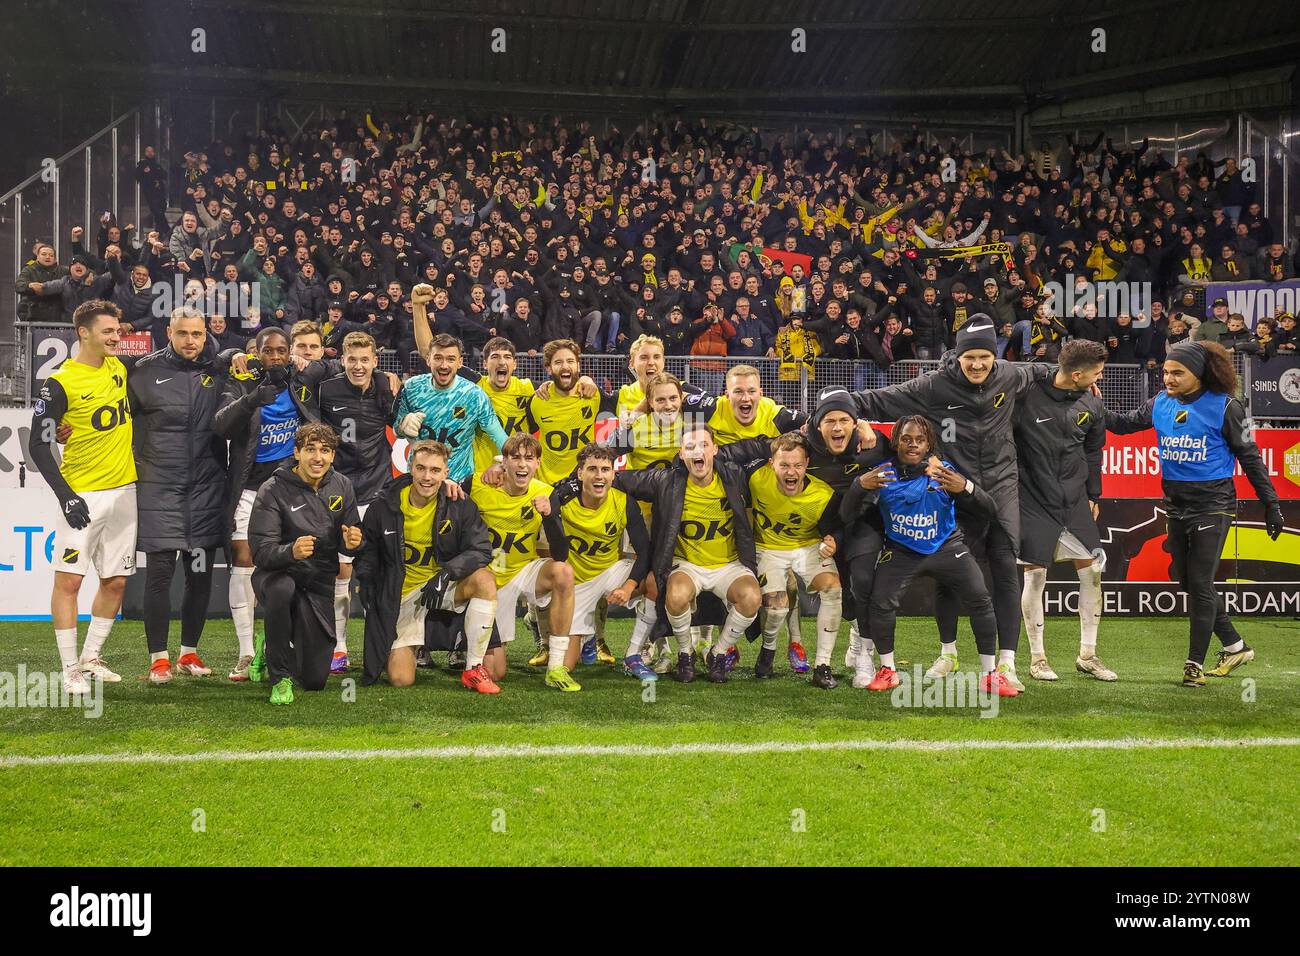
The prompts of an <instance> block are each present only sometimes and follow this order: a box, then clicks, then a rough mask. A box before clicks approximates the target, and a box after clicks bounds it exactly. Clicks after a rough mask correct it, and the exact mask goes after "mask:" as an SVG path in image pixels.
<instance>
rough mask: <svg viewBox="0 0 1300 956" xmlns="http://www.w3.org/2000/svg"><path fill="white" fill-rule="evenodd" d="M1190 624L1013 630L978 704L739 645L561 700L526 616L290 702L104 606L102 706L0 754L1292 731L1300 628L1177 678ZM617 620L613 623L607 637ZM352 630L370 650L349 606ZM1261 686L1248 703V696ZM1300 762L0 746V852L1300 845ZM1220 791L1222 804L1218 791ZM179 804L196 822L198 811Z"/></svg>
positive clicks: (43, 627) (101, 859) (1272, 625)
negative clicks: (1008, 678) (111, 757)
mask: <svg viewBox="0 0 1300 956" xmlns="http://www.w3.org/2000/svg"><path fill="white" fill-rule="evenodd" d="M900 625H901V626H900V635H899V638H900V639H899V656H900V658H906V659H909V660H910V661H911V662H912V663H914V664H916V663H919V664H921V665H922V666H923V667H924V666H927V665H928V664H929V663H930V661H931V660H932V658H933V656H934V655H935V653H936V652H937V643H936V641H935V638H934V626H933V623H932V622H930V621H925V620H921V619H910V620H908V619H904V620H903V621H901V622H900ZM805 626H806V627H807V628H808V629H809V630H811V628H812V627H813V626H814V622H812V621H805ZM1186 627H1187V625H1186V622H1185V621H1184V620H1181V619H1147V620H1138V619H1125V620H1120V619H1112V620H1109V621H1104V622H1103V625H1102V632H1101V640H1100V651H1101V656H1102V658H1103V660H1105V661H1106V663H1107V664H1108V665H1110V666H1111V667H1112V668H1114V669H1115V670H1117V671H1118V673H1119V675H1120V681H1119V683H1116V684H1102V683H1099V682H1097V681H1094V680H1091V679H1089V678H1085V677H1083V676H1082V675H1078V674H1076V673H1075V672H1074V669H1073V664H1072V662H1073V658H1074V655H1075V652H1076V650H1077V645H1076V641H1077V636H1076V635H1077V623H1075V622H1074V621H1072V620H1070V619H1065V618H1061V619H1051V620H1049V622H1048V626H1047V632H1048V638H1047V640H1048V644H1047V646H1048V652H1049V655H1050V657H1051V659H1052V661H1053V663H1054V665H1055V666H1056V669H1057V672H1058V673H1059V674H1061V676H1062V679H1061V681H1060V682H1058V683H1056V684H1051V685H1049V684H1043V683H1039V682H1037V681H1031V680H1030V679H1029V676H1028V660H1027V648H1026V649H1024V650H1022V662H1021V677H1022V679H1023V680H1025V682H1026V684H1027V685H1028V691H1027V692H1026V693H1025V694H1024V695H1022V696H1021V697H1020V698H1018V699H1014V700H1007V701H1002V702H1001V704H1002V706H1001V708H1000V712H999V714H998V716H997V717H995V718H992V719H984V718H981V717H980V716H979V712H978V711H977V710H975V709H963V710H952V709H903V708H896V707H893V706H891V701H890V695H888V694H872V693H870V692H868V691H855V690H853V689H852V688H851V687H849V686H848V679H849V675H848V674H843V675H841V676H842V677H843V682H842V683H841V686H840V687H839V688H838V689H837V690H835V691H832V692H825V691H820V690H816V689H814V688H812V687H810V686H809V685H808V683H807V679H806V677H800V676H796V675H794V674H791V673H790V671H789V669H788V666H787V665H786V664H785V662H784V660H783V655H782V656H780V657H778V673H779V674H780V677H779V678H778V679H777V680H774V681H769V682H762V681H755V680H753V679H752V671H751V667H752V664H753V660H754V655H755V646H754V645H745V646H744V647H743V649H742V654H743V659H742V664H741V667H740V668H739V669H737V671H736V672H735V673H734V674H733V675H732V680H731V682H730V683H728V684H727V685H725V686H722V687H718V686H714V685H711V684H708V683H707V682H706V681H704V680H703V679H700V680H697V682H696V683H694V684H691V685H689V686H683V685H679V684H676V683H674V682H672V681H669V680H667V679H666V678H663V679H661V680H660V681H659V683H658V685H657V686H656V688H655V693H654V699H653V700H652V701H650V700H646V699H644V696H643V691H642V687H641V685H640V684H638V683H637V682H636V681H634V680H632V679H631V678H628V677H625V676H623V675H622V674H621V673H620V672H619V671H618V670H617V669H615V668H612V667H603V666H592V667H579V668H578V671H577V673H576V675H575V676H576V678H577V679H578V680H579V681H580V682H581V683H582V684H583V690H582V692H581V693H578V694H560V693H558V692H556V691H553V690H550V689H548V688H546V687H545V686H544V685H543V683H542V674H541V672H540V671H533V670H530V669H529V668H528V667H527V666H526V664H525V661H526V659H527V657H528V655H529V653H530V652H531V649H532V641H531V640H529V639H528V638H527V637H525V636H522V634H523V629H522V628H520V633H521V638H520V639H519V640H517V641H515V642H514V645H513V646H512V649H511V655H510V665H511V672H510V673H509V674H508V675H507V676H506V678H505V681H504V683H503V693H502V694H501V695H500V696H499V697H497V698H486V697H482V696H480V695H476V694H473V693H471V692H469V691H467V690H464V689H463V688H461V687H460V685H459V682H458V675H455V674H452V673H450V672H448V671H447V670H445V669H437V670H423V671H420V673H419V677H418V679H417V683H416V686H415V687H413V688H410V689H407V690H402V691H396V690H393V689H392V688H389V687H387V685H384V684H380V685H376V686H375V687H370V688H363V687H359V686H358V687H357V688H356V689H355V702H351V703H349V702H345V701H344V699H343V697H344V692H343V684H342V683H341V680H340V678H338V677H332V678H331V679H330V683H329V686H328V687H327V689H326V690H324V691H322V692H320V693H316V694H308V693H305V692H303V691H301V690H298V691H297V692H296V700H295V703H294V704H293V706H291V707H287V708H276V707H271V706H270V705H269V704H268V703H267V696H268V694H269V687H268V686H267V685H264V684H259V685H249V684H243V685H237V684H232V683H230V682H229V681H227V680H226V679H225V676H224V675H225V672H226V670H227V669H228V667H229V665H230V664H231V663H232V661H233V658H234V653H235V650H234V640H233V634H232V631H231V627H230V624H229V622H228V621H213V622H210V623H209V625H208V628H207V633H206V634H205V637H204V641H203V646H202V648H201V651H202V653H203V654H204V656H205V659H206V660H207V662H208V664H209V665H210V666H211V667H212V668H213V670H214V674H213V676H212V677H209V678H202V679H181V678H177V679H175V680H174V681H173V682H172V683H171V684H169V685H166V686H162V687H154V686H151V685H149V684H147V683H146V682H143V681H140V680H137V679H136V676H137V675H140V674H143V673H145V672H146V670H147V668H148V656H147V654H146V653H145V651H144V641H143V637H142V636H141V626H140V623H139V622H137V621H122V622H118V624H117V625H116V626H115V627H114V631H113V634H112V636H111V637H110V638H109V642H108V645H107V660H108V661H109V663H110V665H111V666H113V667H114V668H115V669H117V670H119V671H120V672H121V673H122V675H123V681H122V683H121V684H117V685H109V686H108V687H107V689H106V692H105V700H104V709H103V714H102V716H101V717H99V718H97V719H87V718H86V717H85V716H84V715H83V714H82V713H81V712H79V711H75V710H54V709H3V710H0V759H3V758H12V757H16V756H42V755H62V754H95V753H138V752H148V753H168V754H187V753H198V752H206V751H218V750H223V751H234V752H245V751H255V750H256V751H268V750H284V749H305V750H329V751H332V750H356V749H368V748H376V749H391V748H416V747H435V748H436V747H447V746H473V745H525V744H542V745H550V744H555V745H570V744H611V745H628V744H632V745H636V744H654V745H668V744H679V743H722V744H736V743H758V742H768V741H788V742H807V741H818V742H835V741H861V740H880V741H957V742H959V741H990V740H998V741H1038V740H1053V741H1060V740H1084V739H1116V740H1119V739H1126V738H1141V739H1187V738H1223V739H1229V740H1241V739H1251V738H1260V737H1267V736H1275V737H1289V736H1294V735H1296V731H1297V727H1298V726H1300V721H1297V716H1300V641H1297V640H1296V637H1297V626H1296V625H1295V624H1293V623H1292V622H1291V621H1289V620H1274V621H1264V620H1259V621H1245V622H1243V623H1242V624H1241V629H1242V631H1243V633H1244V634H1245V635H1246V638H1247V641H1248V642H1249V643H1250V644H1251V645H1252V646H1253V647H1255V649H1256V652H1257V654H1258V659H1257V660H1256V661H1255V662H1253V663H1252V664H1250V665H1248V666H1246V667H1244V668H1241V669H1239V670H1237V671H1235V672H1234V673H1233V674H1232V675H1231V676H1230V677H1229V678H1226V679H1215V678H1207V681H1208V686H1206V687H1205V688H1201V689H1195V690H1193V689H1185V688H1183V687H1181V686H1179V681H1180V678H1181V664H1182V660H1183V657H1184V654H1185V651H1186ZM627 630H628V625H627V624H626V623H625V622H622V621H611V622H610V629H609V640H610V644H611V646H612V647H613V648H614V649H615V652H616V653H617V652H618V651H619V650H620V649H621V648H623V647H625V646H626V640H627ZM83 631H84V625H83ZM844 640H845V638H844V637H843V636H842V637H841V645H840V647H839V648H837V651H836V655H835V658H834V661H833V666H834V668H835V670H836V672H837V674H839V673H840V671H841V670H842V664H843V641H844ZM174 644H175V641H173V645H174ZM351 646H352V648H353V650H354V651H356V652H359V651H360V647H361V638H360V625H359V622H353V634H352V640H351ZM809 646H810V647H811V645H809ZM960 650H961V652H962V666H963V667H964V668H970V667H972V666H973V665H974V664H975V661H976V658H975V656H974V646H973V641H972V639H971V638H970V636H969V633H968V632H966V633H964V634H963V637H962V638H961V643H960ZM174 653H175V648H174V646H173V654H174ZM358 657H359V654H358ZM19 663H24V664H25V665H26V666H27V668H28V670H29V671H33V670H43V671H46V672H48V671H50V670H53V669H56V668H57V666H58V661H57V656H56V654H55V651H54V642H53V639H52V635H51V633H50V630H49V625H48V624H3V625H0V671H7V672H15V671H16V670H17V667H18V665H19ZM1211 663H1212V661H1211ZM351 676H353V677H356V678H359V676H360V675H359V672H358V671H357V670H355V669H354V671H353V672H352V674H351ZM1246 679H1250V680H1252V681H1253V682H1254V684H1253V688H1252V687H1248V686H1247V685H1246V684H1244V681H1245V680H1246ZM1252 689H1253V696H1254V699H1253V700H1251V701H1248V700H1245V699H1243V698H1248V697H1250V696H1251V695H1250V694H1249V693H1247V691H1248V690H1252ZM1298 772H1300V748H1296V747H1290V746H1288V747H1268V748H1250V749H1246V748H1241V749H1235V748H1234V749H1191V750H1174V749H1140V750H1091V751H1089V750H1021V751H987V750H985V751H981V750H956V751H949V752H942V753H934V752H916V751H887V752H880V751H870V750H845V751H821V752H803V753H748V754H745V753H709V754H690V755H672V756H644V755H628V756H616V755H609V754H601V755H581V756H564V757H556V756H527V757H520V756H510V757H463V758H456V759H430V758H400V759H391V758H386V759H374V760H330V759H312V760H281V761H267V762H251V763H250V762H232V761H219V762H202V763H184V764H143V765H128V764H101V765H65V766H59V765H42V766H11V767H0V833H3V834H4V837H5V838H4V840H3V841H0V863H4V864H9V865H12V864H56V865H57V864H76V865H94V864H108V865H113V864H154V865H203V864H216V865H232V864H272V865H273V864H318V865H342V864H468V865H481V864H502V865H524V864H538V863H541V864H585V863H598V864H746V865H753V864H792V865H797V864H820V865H826V864H889V865H893V864H904V865H906V864H939V865H942V864H986V863H999V864H1002V863H1012V864H1038V865H1162V864H1166V865H1170V864H1183V865H1198V864H1218V865H1244V864H1264V865H1278V864H1290V865H1294V864H1295V863H1296V862H1297V861H1300V847H1298V845H1297V841H1296V838H1295V836H1294V831H1293V827H1292V825H1291V820H1290V814H1289V811H1288V809H1287V808H1288V807H1290V806H1291V805H1292V804H1293V799H1294V793H1293V789H1294V787H1293V782H1294V780H1295V779H1296V778H1297V773H1298ZM656 798H658V799H659V800H664V799H665V798H666V802H665V803H663V804H662V805H663V806H665V807H671V810H670V811H665V812H664V813H662V814H656V815H655V819H657V820H658V821H659V825H655V826H641V825H638V826H636V827H635V838H633V839H627V838H626V837H625V836H618V835H617V834H619V833H620V832H622V828H623V827H624V826H625V825H626V824H627V822H628V821H633V820H638V819H644V814H642V813H641V812H640V811H638V810H637V809H636V808H637V807H638V806H645V805H646V804H645V802H646V800H647V799H650V800H655V799H656ZM1225 801H1227V803H1228V804H1230V805H1231V807H1232V812H1231V813H1228V814H1224V813H1222V812H1221V809H1222V808H1223V807H1224V806H1225ZM196 809H202V811H203V816H204V826H205V830H204V832H194V826H193V822H194V811H195V810H196ZM1098 810H1100V811H1104V824H1105V826H1104V829H1100V828H1099V821H1100V820H1101V816H1100V815H1099V814H1097V813H1096V812H1095V811H1098ZM494 824H495V828H494ZM503 826H504V830H502V827H503ZM936 834H942V835H943V838H942V839H939V838H936ZM467 838H468V839H467Z"/></svg>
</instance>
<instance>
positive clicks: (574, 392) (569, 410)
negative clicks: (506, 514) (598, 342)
mask: <svg viewBox="0 0 1300 956" xmlns="http://www.w3.org/2000/svg"><path fill="white" fill-rule="evenodd" d="M581 351H582V350H581V348H580V347H579V345H578V343H577V342H574V341H573V340H572V339H556V340H555V341H553V342H547V343H546V347H545V348H544V349H543V350H542V368H544V369H545V370H546V374H547V375H548V376H550V381H549V382H547V383H546V384H545V387H543V388H539V389H538V390H537V392H536V393H535V394H534V395H533V396H532V398H530V399H529V400H528V403H527V405H526V406H525V408H524V414H525V418H526V422H527V430H528V431H530V432H536V433H537V436H538V439H539V440H540V441H541V444H542V467H541V471H540V473H539V476H540V478H541V480H542V481H544V482H546V483H547V484H552V485H553V484H555V483H556V482H558V481H560V480H562V479H564V478H567V477H569V475H571V474H573V470H574V468H575V467H576V466H577V463H578V452H579V451H580V450H581V449H582V448H583V447H584V446H585V445H588V444H590V443H591V430H592V426H593V425H594V424H595V422H596V417H597V415H599V414H600V413H601V412H605V413H611V412H613V411H614V408H615V405H616V400H615V399H614V398H612V397H611V396H608V395H605V394H604V393H602V392H599V391H597V390H595V389H594V388H586V389H584V388H581V387H580V382H581V375H582V372H581V367H580V365H579V356H580V355H581ZM590 381H591V380H590V379H587V382H588V383H590ZM584 391H585V392H588V393H591V394H585V395H584V394H583V393H584Z"/></svg>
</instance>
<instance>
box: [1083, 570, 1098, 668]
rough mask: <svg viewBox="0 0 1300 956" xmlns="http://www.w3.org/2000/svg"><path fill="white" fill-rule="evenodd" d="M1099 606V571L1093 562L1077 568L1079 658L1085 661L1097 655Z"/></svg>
mask: <svg viewBox="0 0 1300 956" xmlns="http://www.w3.org/2000/svg"><path fill="white" fill-rule="evenodd" d="M1101 605H1102V597H1101V569H1100V568H1098V567H1097V564H1096V562H1093V563H1092V564H1090V565H1088V567H1086V568H1079V656H1080V657H1082V658H1085V659H1086V658H1089V657H1094V656H1096V653H1097V627H1098V626H1099V625H1100V624H1101Z"/></svg>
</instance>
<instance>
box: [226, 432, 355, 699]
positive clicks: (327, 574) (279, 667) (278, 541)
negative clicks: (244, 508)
mask: <svg viewBox="0 0 1300 956" xmlns="http://www.w3.org/2000/svg"><path fill="white" fill-rule="evenodd" d="M338 444H339V439H338V436H337V435H336V434H334V429H332V428H330V427H329V426H328V425H325V424H323V423H321V422H309V423H308V424H306V425H302V426H301V427H299V428H298V431H297V433H296V434H295V435H294V439H293V460H294V464H293V465H292V466H290V465H289V464H287V463H286V464H284V465H282V466H281V467H280V468H279V469H278V470H276V471H275V473H274V474H272V475H271V477H270V478H268V479H267V480H266V481H265V482H264V483H263V484H262V486H261V487H260V488H259V489H258V491H257V497H256V498H254V499H253V508H252V513H251V515H250V517H249V519H248V543H249V546H250V548H251V550H252V553H253V564H254V567H255V568H256V570H255V571H254V572H253V593H254V594H256V595H257V600H258V603H259V604H261V605H262V607H263V609H264V610H265V614H266V642H265V644H264V646H263V647H261V648H259V649H258V650H259V651H261V652H262V653H261V654H259V655H257V656H255V657H254V658H253V663H252V664H250V665H249V667H248V679H249V680H251V681H260V680H262V678H263V676H266V677H267V678H268V679H269V680H270V682H271V703H273V704H292V703H293V679H294V678H297V680H298V683H299V684H301V685H302V687H303V688H304V689H305V690H321V689H322V688H323V687H324V686H325V682H326V680H328V678H329V673H330V662H331V661H332V660H333V658H334V578H335V576H336V575H337V574H338V566H339V554H340V553H345V554H355V553H356V551H357V549H358V548H360V547H361V528H360V527H359V526H358V525H359V519H358V518H357V500H356V496H355V495H354V494H353V491H352V482H350V481H348V479H347V478H345V477H343V476H342V475H340V474H339V473H338V472H336V471H335V470H334V468H333V465H334V452H335V450H336V449H337V448H338ZM259 658H263V659H259Z"/></svg>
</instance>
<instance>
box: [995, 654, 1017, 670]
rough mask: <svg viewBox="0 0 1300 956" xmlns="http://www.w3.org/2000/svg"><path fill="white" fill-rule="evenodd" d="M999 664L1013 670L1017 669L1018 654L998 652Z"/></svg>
mask: <svg viewBox="0 0 1300 956" xmlns="http://www.w3.org/2000/svg"><path fill="white" fill-rule="evenodd" d="M998 663H999V664H1006V665H1007V666H1008V667H1010V668H1011V669H1012V670H1015V669H1016V652H1015V651H998Z"/></svg>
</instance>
